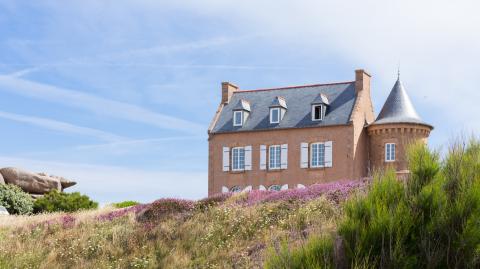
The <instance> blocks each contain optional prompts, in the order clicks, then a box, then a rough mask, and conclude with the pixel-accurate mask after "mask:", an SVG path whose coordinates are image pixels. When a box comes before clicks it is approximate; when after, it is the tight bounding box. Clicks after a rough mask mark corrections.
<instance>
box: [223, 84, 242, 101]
mask: <svg viewBox="0 0 480 269" xmlns="http://www.w3.org/2000/svg"><path fill="white" fill-rule="evenodd" d="M235 91H238V86H237V85H235V84H233V83H230V82H222V104H228V102H230V98H231V97H232V94H233V93H234V92H235Z"/></svg>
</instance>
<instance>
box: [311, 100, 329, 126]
mask: <svg viewBox="0 0 480 269" xmlns="http://www.w3.org/2000/svg"><path fill="white" fill-rule="evenodd" d="M328 105H330V102H329V101H328V98H327V96H325V95H324V94H323V93H321V94H319V95H318V96H317V97H316V98H315V100H313V102H312V121H322V120H323V119H324V118H325V115H326V114H327V107H328Z"/></svg>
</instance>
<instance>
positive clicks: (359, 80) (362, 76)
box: [355, 69, 371, 94]
mask: <svg viewBox="0 0 480 269" xmlns="http://www.w3.org/2000/svg"><path fill="white" fill-rule="evenodd" d="M370 77H371V76H370V74H369V73H367V72H366V71H365V70H363V69H357V70H355V93H356V94H358V93H359V92H361V91H363V90H368V91H369V92H370Z"/></svg>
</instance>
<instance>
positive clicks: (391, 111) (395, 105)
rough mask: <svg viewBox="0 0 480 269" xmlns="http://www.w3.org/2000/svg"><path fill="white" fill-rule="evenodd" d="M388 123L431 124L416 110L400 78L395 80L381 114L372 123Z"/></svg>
mask: <svg viewBox="0 0 480 269" xmlns="http://www.w3.org/2000/svg"><path fill="white" fill-rule="evenodd" d="M387 123H417V124H424V125H428V126H431V125H429V124H427V123H425V122H424V121H423V120H422V119H421V118H420V116H419V115H418V113H417V111H415V108H414V107H413V104H412V101H411V100H410V97H408V94H407V92H406V91H405V88H404V87H403V84H402V82H401V81H400V78H398V79H397V81H396V82H395V85H394V86H393V88H392V91H391V92H390V94H389V95H388V98H387V100H386V101H385V104H384V105H383V107H382V110H381V111H380V114H378V117H377V119H376V120H375V122H373V123H372V124H387Z"/></svg>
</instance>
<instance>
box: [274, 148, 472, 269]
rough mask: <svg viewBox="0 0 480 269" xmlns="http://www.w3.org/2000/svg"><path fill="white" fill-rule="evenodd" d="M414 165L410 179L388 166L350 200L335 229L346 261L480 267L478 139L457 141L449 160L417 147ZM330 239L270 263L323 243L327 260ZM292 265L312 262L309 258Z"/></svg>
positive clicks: (365, 264)
mask: <svg viewBox="0 0 480 269" xmlns="http://www.w3.org/2000/svg"><path fill="white" fill-rule="evenodd" d="M409 169H410V172H411V174H410V176H409V178H408V180H407V181H406V182H405V183H402V182H401V181H399V180H397V178H396V175H395V173H394V172H393V171H388V172H386V173H385V174H383V175H379V176H377V177H376V178H375V179H374V182H373V184H372V186H371V188H370V190H369V192H368V193H367V194H366V195H365V196H361V197H356V198H353V199H351V200H350V201H348V202H347V203H346V204H345V206H344V209H345V210H344V213H345V216H344V219H343V220H342V221H341V224H340V225H339V228H338V231H337V232H338V235H339V236H340V237H341V238H342V239H343V248H344V250H345V254H344V256H345V257H343V258H344V259H345V260H346V261H347V263H348V264H349V266H350V267H352V268H359V267H373V268H479V267H480V142H479V141H477V140H472V141H470V142H469V143H456V144H455V145H453V146H452V147H451V149H450V151H449V152H448V154H447V156H446V157H445V159H444V161H440V158H439V155H438V154H437V153H436V152H432V151H430V150H428V148H427V147H426V146H425V145H423V144H417V145H414V146H412V148H411V149H410V150H409ZM328 240H330V241H331V240H332V239H328V238H327V239H326V238H323V239H312V240H311V241H310V242H309V244H312V245H311V246H310V247H309V248H308V249H299V250H294V251H284V252H285V253H283V254H278V255H273V256H272V257H271V259H270V261H278V260H279V259H280V258H282V257H283V258H285V257H287V262H295V261H296V260H298V259H297V258H296V257H306V256H307V255H308V253H309V251H311V250H312V249H315V248H318V249H321V251H320V254H322V255H321V256H320V257H319V258H316V259H317V260H318V261H319V262H322V258H321V257H324V256H325V255H324V254H325V251H326V250H328V249H326V248H325V247H324V246H326V245H328V244H329V241H328ZM332 251H333V250H332ZM304 260H306V259H304ZM323 260H324V259H323ZM309 263H310V264H312V262H309ZM294 268H311V267H309V266H308V264H307V262H306V261H305V262H300V263H299V264H298V265H295V267H294Z"/></svg>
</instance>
